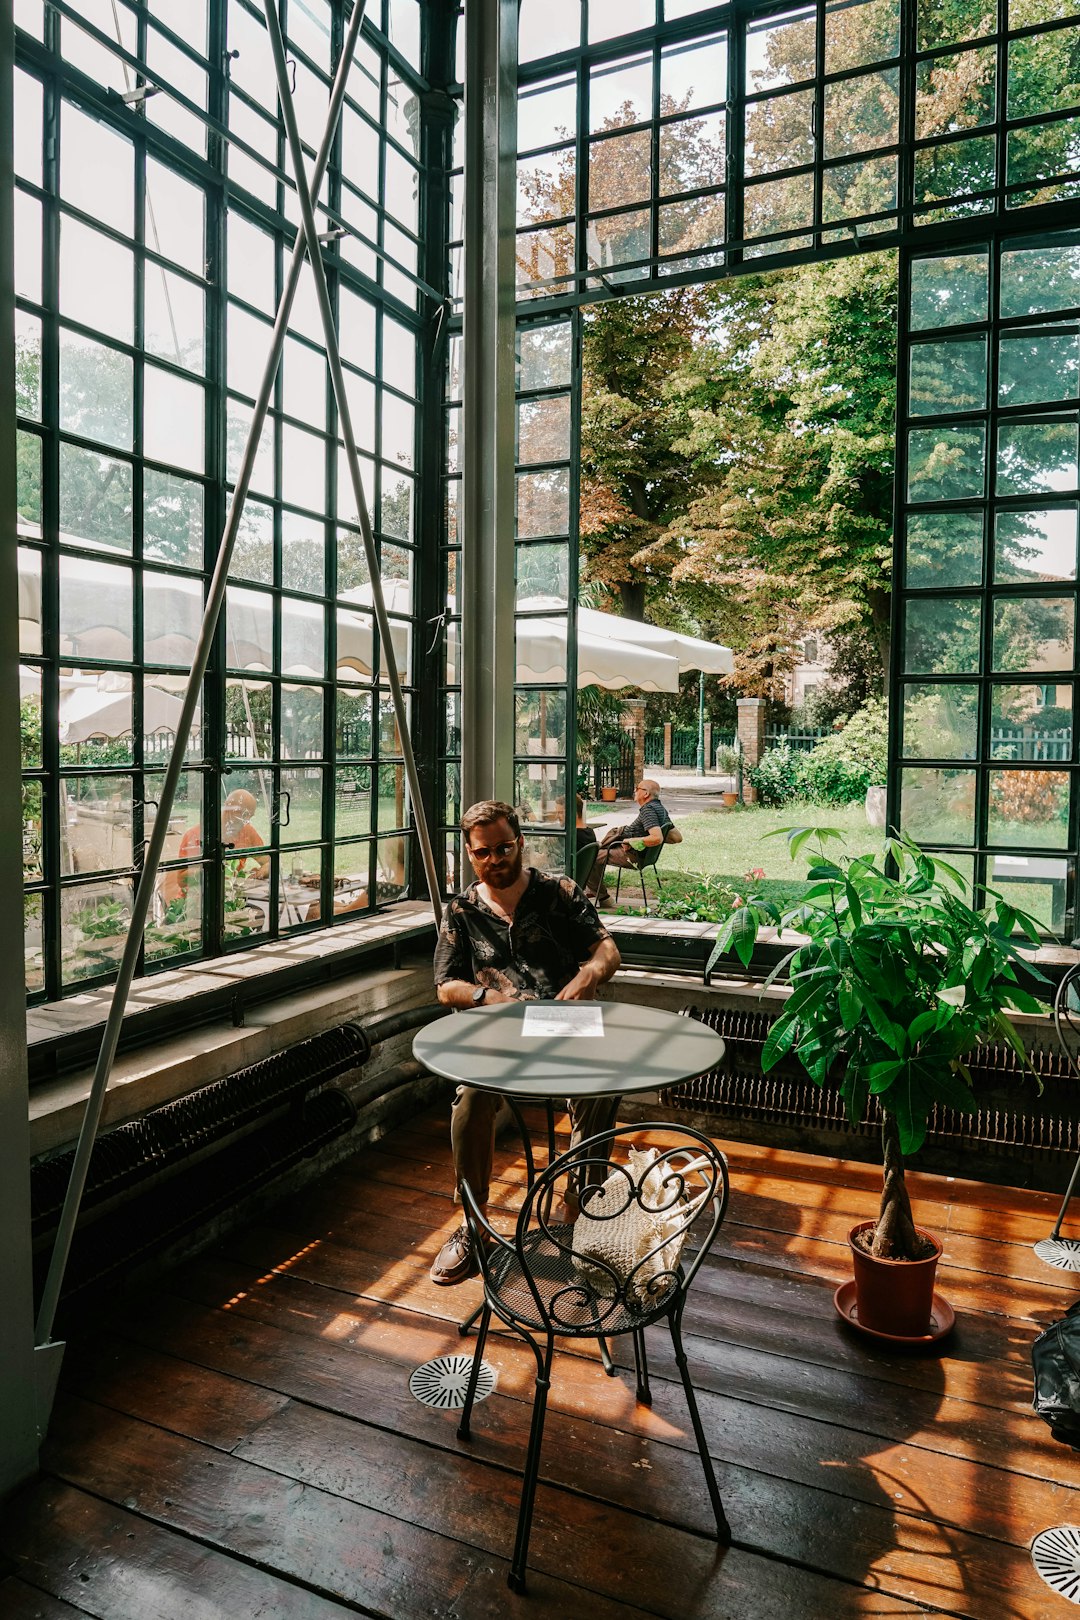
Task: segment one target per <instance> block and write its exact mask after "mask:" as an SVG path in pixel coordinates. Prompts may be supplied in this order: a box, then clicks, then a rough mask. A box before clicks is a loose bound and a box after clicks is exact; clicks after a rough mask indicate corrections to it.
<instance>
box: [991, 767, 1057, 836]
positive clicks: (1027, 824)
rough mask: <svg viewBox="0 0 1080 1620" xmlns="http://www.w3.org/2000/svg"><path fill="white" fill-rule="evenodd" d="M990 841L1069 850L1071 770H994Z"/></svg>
mask: <svg viewBox="0 0 1080 1620" xmlns="http://www.w3.org/2000/svg"><path fill="white" fill-rule="evenodd" d="M986 834H987V841H988V842H989V843H991V844H1005V845H1011V846H1013V847H1015V846H1016V845H1017V844H1019V845H1020V846H1021V848H1022V847H1023V846H1024V845H1025V844H1035V845H1037V846H1046V847H1048V848H1050V849H1066V848H1067V847H1068V843H1069V773H1068V771H991V772H990V809H989V816H988V819H987V829H986Z"/></svg>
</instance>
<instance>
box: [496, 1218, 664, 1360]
mask: <svg viewBox="0 0 1080 1620" xmlns="http://www.w3.org/2000/svg"><path fill="white" fill-rule="evenodd" d="M549 1231H550V1232H551V1233H552V1234H553V1236H554V1238H555V1239H557V1241H552V1238H551V1237H549V1236H548V1235H547V1233H546V1232H544V1231H543V1230H541V1229H537V1230H535V1231H531V1232H529V1233H528V1234H527V1235H526V1237H525V1239H524V1242H523V1245H522V1247H523V1249H524V1251H525V1254H526V1255H527V1257H528V1267H529V1272H530V1275H531V1276H532V1280H533V1282H534V1284H535V1286H536V1292H537V1293H538V1294H539V1296H540V1298H541V1299H542V1300H543V1302H544V1308H545V1310H546V1311H547V1312H548V1313H549V1315H550V1317H551V1323H552V1326H553V1328H554V1329H555V1331H556V1332H557V1333H560V1334H564V1335H566V1336H567V1337H570V1338H572V1337H575V1336H580V1337H582V1338H585V1337H593V1338H595V1336H596V1335H597V1334H598V1333H605V1334H616V1333H629V1332H630V1331H631V1330H632V1329H634V1328H640V1327H644V1326H645V1325H646V1324H647V1323H648V1322H651V1321H652V1320H653V1319H654V1318H655V1317H656V1316H659V1315H661V1314H662V1312H663V1311H664V1309H665V1307H666V1305H667V1303H668V1301H669V1298H670V1296H671V1294H672V1293H673V1291H675V1290H676V1289H677V1286H678V1285H677V1283H676V1281H675V1280H674V1279H671V1278H665V1279H664V1280H663V1281H664V1283H666V1285H667V1286H663V1285H662V1286H661V1288H660V1290H659V1291H658V1292H657V1294H656V1295H655V1297H652V1298H650V1299H649V1300H648V1301H647V1302H646V1303H644V1304H643V1303H641V1302H640V1301H639V1300H637V1299H636V1298H631V1299H630V1300H623V1299H612V1298H610V1297H609V1296H608V1295H606V1294H602V1293H600V1292H599V1290H598V1289H596V1288H594V1287H592V1286H591V1285H590V1283H589V1282H588V1280H587V1279H586V1278H585V1277H583V1276H582V1274H581V1272H580V1271H579V1270H578V1268H577V1266H576V1265H575V1264H574V1257H573V1255H572V1254H571V1252H570V1247H571V1244H572V1243H573V1237H574V1228H573V1226H570V1225H565V1226H556V1225H552V1226H551V1227H550V1228H549ZM560 1244H562V1245H565V1247H562V1248H560V1246H559V1245H560ZM488 1286H489V1288H490V1290H491V1292H492V1293H493V1294H494V1296H495V1297H496V1298H497V1299H498V1301H499V1303H500V1304H501V1305H502V1307H503V1309H504V1310H506V1311H508V1312H509V1314H510V1315H511V1316H513V1317H514V1318H515V1319H516V1320H517V1321H519V1322H522V1323H524V1324H525V1325H526V1326H528V1327H537V1328H543V1327H546V1325H547V1324H546V1323H545V1322H544V1321H543V1320H542V1319H541V1318H540V1316H539V1314H538V1312H537V1309H536V1300H535V1299H534V1298H533V1295H532V1291H531V1290H530V1288H529V1284H528V1282H527V1281H526V1280H525V1276H524V1273H523V1271H522V1268H521V1261H520V1260H519V1258H518V1255H517V1253H516V1252H514V1253H511V1252H510V1251H509V1250H507V1249H499V1250H497V1251H496V1252H495V1253H494V1254H492V1256H491V1258H490V1260H489V1262H488Z"/></svg>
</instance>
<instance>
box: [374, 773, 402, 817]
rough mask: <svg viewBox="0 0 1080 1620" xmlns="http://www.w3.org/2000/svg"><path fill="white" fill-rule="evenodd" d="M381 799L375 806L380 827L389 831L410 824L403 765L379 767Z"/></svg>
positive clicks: (379, 798)
mask: <svg viewBox="0 0 1080 1620" xmlns="http://www.w3.org/2000/svg"><path fill="white" fill-rule="evenodd" d="M378 784H379V797H378V802H377V804H376V806H375V813H376V818H377V822H378V827H379V829H380V830H381V831H384V832H386V831H389V830H390V828H392V827H407V826H408V824H409V797H408V790H407V788H406V783H405V767H404V765H401V764H390V765H388V764H383V765H379V766H378Z"/></svg>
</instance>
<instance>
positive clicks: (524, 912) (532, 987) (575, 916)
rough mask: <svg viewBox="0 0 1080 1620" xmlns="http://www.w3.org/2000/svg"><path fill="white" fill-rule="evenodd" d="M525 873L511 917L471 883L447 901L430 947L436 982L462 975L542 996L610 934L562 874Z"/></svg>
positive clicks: (528, 997) (529, 997)
mask: <svg viewBox="0 0 1080 1620" xmlns="http://www.w3.org/2000/svg"><path fill="white" fill-rule="evenodd" d="M528 871H529V884H528V887H527V888H526V890H525V893H524V894H523V895H522V896H521V899H520V900H519V901H518V903H517V910H516V911H515V913H514V920H513V922H512V923H508V922H506V921H505V919H504V918H502V917H500V916H498V915H497V913H496V912H494V911H492V909H491V907H490V906H488V905H485V904H484V902H483V900H482V899H481V898H480V886H479V884H478V883H470V884H469V886H468V888H467V889H465V891H464V892H463V893H462V894H456V895H454V896H453V898H452V899H451V900H450V901H449V903H448V904H447V907H446V910H445V911H444V912H443V920H442V927H441V928H440V930H439V942H438V944H437V945H436V947H435V983H436V984H437V985H440V984H445V983H446V981H447V980H448V979H464V980H465V981H466V982H467V983H472V984H482V985H486V987H487V988H488V989H489V990H503V991H505V992H506V994H507V995H511V996H518V997H520V998H521V999H522V1000H525V1001H550V1000H551V999H552V998H553V997H555V996H557V995H558V993H559V991H560V990H562V989H564V988H565V986H566V985H568V984H569V983H570V980H571V979H572V978H573V977H574V975H575V974H576V973H577V971H578V969H579V967H580V966H581V965H582V963H583V962H585V961H587V960H588V958H589V957H590V956H591V955H592V953H593V951H594V950H595V949H596V947H597V945H598V944H599V943H600V941H601V940H602V939H610V937H611V936H610V934H609V933H608V931H607V929H606V928H605V927H604V925H603V923H602V922H601V921H600V918H599V917H598V916H597V914H596V911H595V909H594V908H593V906H592V905H591V904H590V903H589V901H588V900H587V899H586V898H585V896H584V895H583V894H582V892H581V890H580V889H579V888H578V886H577V884H576V883H574V882H572V881H571V879H570V878H554V877H548V875H547V873H546V872H539V871H537V870H536V868H535V867H530V868H529V869H528Z"/></svg>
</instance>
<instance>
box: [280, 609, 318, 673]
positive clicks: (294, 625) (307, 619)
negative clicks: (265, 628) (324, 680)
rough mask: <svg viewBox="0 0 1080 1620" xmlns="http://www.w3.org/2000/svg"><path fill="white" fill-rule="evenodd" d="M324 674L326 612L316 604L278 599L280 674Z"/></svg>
mask: <svg viewBox="0 0 1080 1620" xmlns="http://www.w3.org/2000/svg"><path fill="white" fill-rule="evenodd" d="M325 671H326V610H325V608H323V607H322V605H321V604H320V603H318V602H305V601H302V600H300V599H298V598H296V597H290V596H283V597H282V599H281V672H282V674H283V675H311V676H320V675H323V674H324V673H325Z"/></svg>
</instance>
